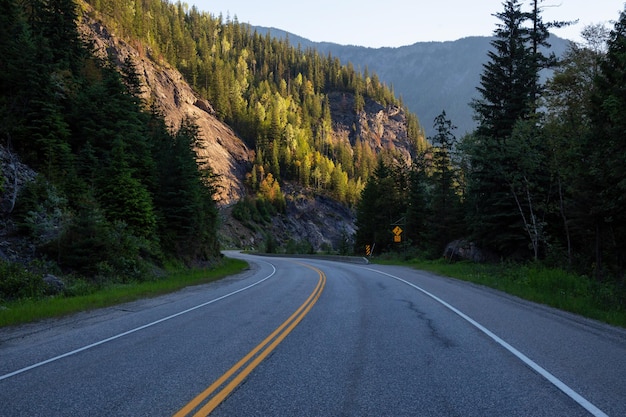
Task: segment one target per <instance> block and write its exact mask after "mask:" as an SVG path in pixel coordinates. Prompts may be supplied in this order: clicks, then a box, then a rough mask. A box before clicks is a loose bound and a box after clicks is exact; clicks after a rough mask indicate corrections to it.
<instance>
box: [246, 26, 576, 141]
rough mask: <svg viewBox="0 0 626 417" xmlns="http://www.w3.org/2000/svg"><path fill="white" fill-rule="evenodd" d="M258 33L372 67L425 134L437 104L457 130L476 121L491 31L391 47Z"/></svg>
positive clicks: (560, 48) (557, 42)
mask: <svg viewBox="0 0 626 417" xmlns="http://www.w3.org/2000/svg"><path fill="white" fill-rule="evenodd" d="M253 29H254V30H256V31H257V32H259V33H269V34H270V35H271V36H274V37H277V38H280V39H288V40H289V42H290V43H291V44H293V45H300V47H301V48H303V49H306V48H313V49H315V50H317V51H319V52H320V53H322V54H328V53H330V54H332V55H333V56H336V57H338V58H339V59H340V60H341V62H342V63H343V64H347V63H351V64H352V65H354V67H355V68H356V69H360V70H361V71H365V69H367V70H368V72H369V73H370V74H371V73H376V74H377V75H378V77H379V78H380V80H381V81H382V82H384V83H386V84H387V85H390V86H392V87H393V90H394V92H395V94H396V95H398V96H399V97H401V98H402V100H403V102H404V104H405V105H406V106H407V108H408V109H409V110H410V111H411V112H413V113H415V114H417V116H418V118H419V119H420V122H421V124H422V126H423V127H424V130H425V131H426V135H427V136H429V137H430V136H432V135H433V134H434V131H433V120H434V119H435V117H437V116H438V115H439V114H440V113H441V111H442V110H445V112H446V114H447V116H448V118H449V119H450V120H451V121H452V123H453V124H454V125H455V126H457V130H456V132H455V134H456V136H457V137H459V136H462V135H463V134H465V133H467V132H471V131H472V130H473V129H474V127H475V122H474V120H473V118H472V114H473V112H472V109H471V107H470V106H469V103H470V102H471V101H472V99H473V98H476V97H477V90H476V87H477V86H478V85H479V83H480V74H481V73H482V70H483V64H484V63H485V62H486V61H487V52H488V51H489V48H490V42H491V40H492V38H490V37H484V36H483V37H480V36H476V37H467V38H463V39H459V40H456V41H448V42H417V43H415V44H413V45H408V46H402V47H396V48H389V47H385V48H367V47H363V46H352V45H340V44H336V43H330V42H313V41H310V40H308V39H306V38H303V37H300V36H298V35H295V34H292V33H289V32H286V31H284V30H281V29H277V28H268V27H262V26H253ZM549 41H550V43H551V44H552V48H551V50H552V51H553V52H554V53H555V54H556V55H557V56H561V55H562V54H563V52H564V51H565V49H566V48H567V45H568V44H569V41H568V40H565V39H562V38H559V37H556V36H552V37H550V40H549Z"/></svg>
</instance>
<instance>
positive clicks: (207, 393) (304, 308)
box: [174, 264, 326, 417]
mask: <svg viewBox="0 0 626 417" xmlns="http://www.w3.org/2000/svg"><path fill="white" fill-rule="evenodd" d="M301 265H303V266H305V267H307V268H309V269H312V270H314V271H316V272H317V273H318V274H319V280H318V282H317V286H316V287H315V289H314V290H313V292H312V293H311V295H309V298H307V299H306V301H305V302H304V303H303V304H302V305H301V306H300V307H299V308H298V309H297V310H296V312H295V313H293V314H292V315H291V316H290V317H289V318H288V319H287V320H285V322H284V323H283V324H281V325H280V326H279V327H278V328H277V329H276V330H274V331H273V332H272V333H271V334H270V335H269V336H267V337H266V338H265V340H263V341H262V342H261V343H259V344H258V345H257V346H256V347H255V348H254V349H252V350H251V351H250V352H249V353H248V354H247V355H246V356H244V357H243V358H242V359H241V360H240V361H239V362H237V363H236V364H235V365H234V366H233V367H232V368H230V369H229V370H228V371H226V373H225V374H224V375H222V376H221V377H219V378H218V379H217V380H216V381H215V382H213V384H211V386H209V387H208V388H207V389H206V390H204V391H203V392H202V393H200V394H199V395H198V396H197V397H196V398H194V399H193V400H191V401H190V402H189V403H188V404H187V405H186V406H185V407H183V408H182V409H181V410H180V411H178V412H177V413H176V414H174V417H183V416H188V415H191V413H192V412H194V410H196V409H198V407H201V408H200V409H199V410H197V411H195V413H194V414H193V416H194V417H197V416H208V415H209V414H210V413H211V412H212V411H213V410H214V409H215V408H216V407H217V406H218V405H220V403H221V402H222V401H224V399H225V398H226V397H227V396H228V395H229V394H230V393H231V392H233V390H234V389H235V388H237V386H238V385H239V384H240V383H241V382H242V381H243V380H244V379H245V378H246V377H247V376H248V375H249V374H250V373H251V372H252V371H253V370H254V368H256V367H257V366H258V365H259V364H260V363H261V362H262V361H263V359H265V358H266V357H267V355H269V354H270V353H271V352H272V351H273V350H274V349H275V348H276V346H278V345H279V344H280V342H282V341H283V340H284V339H285V337H287V335H288V334H289V333H291V331H292V330H293V329H294V328H295V327H296V326H297V325H298V323H300V322H301V321H302V319H303V318H304V316H306V315H307V313H308V312H309V311H310V310H311V308H312V307H313V305H314V304H315V303H316V302H317V300H318V299H319V297H320V295H321V294H322V291H323V290H324V286H325V285H326V275H324V273H323V272H322V271H320V270H319V269H317V268H315V267H312V266H310V265H305V264H301ZM220 388H221V390H220V391H218V390H219V389H220Z"/></svg>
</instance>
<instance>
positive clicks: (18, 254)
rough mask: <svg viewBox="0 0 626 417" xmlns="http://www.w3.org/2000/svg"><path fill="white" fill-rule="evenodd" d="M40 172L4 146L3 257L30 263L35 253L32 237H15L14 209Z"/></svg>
mask: <svg viewBox="0 0 626 417" xmlns="http://www.w3.org/2000/svg"><path fill="white" fill-rule="evenodd" d="M36 176H37V173H36V172H35V171H33V170H32V169H31V168H30V167H28V166H27V165H24V164H23V163H21V162H20V161H19V158H18V157H17V155H16V154H14V153H13V152H10V151H9V150H7V149H6V148H5V147H4V146H2V145H0V185H1V186H0V259H2V260H5V261H11V262H28V261H30V260H31V259H32V258H33V257H34V255H35V246H34V244H33V243H32V242H30V241H29V240H28V239H24V238H20V237H18V236H15V234H14V232H15V229H16V226H15V223H14V222H13V220H12V218H11V215H10V214H11V212H12V211H13V208H14V206H15V202H16V199H17V195H18V194H19V192H20V190H21V189H22V188H23V187H24V186H25V185H26V184H28V183H29V182H31V181H33V180H34V179H35V177H36Z"/></svg>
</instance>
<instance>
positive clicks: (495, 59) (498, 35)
mask: <svg viewBox="0 0 626 417" xmlns="http://www.w3.org/2000/svg"><path fill="white" fill-rule="evenodd" d="M503 6H504V10H503V11H502V12H500V13H497V14H495V16H496V17H497V18H498V19H499V20H500V23H498V24H497V26H496V30H495V31H494V37H495V39H494V40H493V41H492V42H491V45H492V48H493V49H492V50H491V51H490V52H489V53H488V58H489V62H487V63H486V64H485V65H484V67H483V68H484V70H483V74H482V75H481V79H480V86H479V87H478V92H479V93H480V98H478V99H477V100H475V101H474V102H473V103H472V107H473V108H474V112H475V118H476V120H477V121H478V127H477V129H476V131H475V132H474V134H473V135H471V136H469V137H468V138H467V139H466V141H465V143H464V149H465V151H466V152H467V153H468V155H469V157H470V172H469V173H468V193H467V195H468V208H469V209H470V210H469V213H468V225H469V227H470V231H471V232H472V237H473V238H474V239H475V240H476V241H477V242H478V243H479V244H480V245H482V246H486V247H488V248H490V249H493V250H495V251H497V252H499V253H500V254H501V255H504V256H507V255H512V254H517V255H519V254H520V253H525V252H527V247H528V242H527V233H526V230H527V227H528V223H527V222H526V221H525V219H524V216H521V215H520V213H521V212H524V211H526V210H527V207H523V208H522V210H520V207H519V205H520V203H519V198H518V196H516V194H515V187H514V184H513V182H514V179H515V178H517V177H518V175H517V173H518V171H519V169H520V163H519V162H520V161H518V160H517V158H518V157H519V153H517V152H510V151H511V150H512V149H514V148H515V147H516V144H513V143H512V140H513V139H512V134H513V132H514V130H515V128H516V126H517V124H518V123H526V122H527V121H529V120H536V119H535V113H536V110H537V107H538V106H537V102H536V100H537V98H538V92H539V91H540V88H539V86H538V77H539V70H540V69H541V68H542V67H543V66H544V65H543V64H544V59H543V58H542V57H543V55H542V54H540V53H539V52H537V48H538V47H539V46H540V45H543V44H544V43H545V35H544V34H543V27H544V26H542V24H541V20H540V15H539V13H538V11H537V9H535V10H534V13H530V14H529V13H524V12H523V11H522V10H521V2H520V1H519V0H507V1H505V2H504V3H503ZM531 17H532V19H530V20H531V22H532V24H533V25H532V27H531V28H529V27H528V26H527V25H526V24H527V21H528V20H529V18H531ZM540 30H541V33H540V32H539V31H540ZM522 165H524V164H522ZM526 165H528V164H526ZM535 166H537V167H541V166H542V165H541V164H536V165H535ZM538 169H539V168H538ZM535 174H537V175H539V176H541V173H532V176H530V177H529V176H527V177H526V178H527V180H528V181H530V182H535V181H539V179H538V178H535ZM527 175H530V174H527ZM533 188H536V187H533ZM524 201H526V199H525V200H524Z"/></svg>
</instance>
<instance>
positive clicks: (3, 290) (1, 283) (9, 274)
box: [0, 261, 46, 301]
mask: <svg viewBox="0 0 626 417" xmlns="http://www.w3.org/2000/svg"><path fill="white" fill-rule="evenodd" d="M45 290H46V284H45V282H44V281H43V277H42V276H41V275H38V274H34V273H32V272H29V271H27V270H26V269H24V267H22V265H20V264H16V263H11V262H6V261H0V300H4V301H9V300H16V299H19V298H39V297H41V296H43V294H44V293H45Z"/></svg>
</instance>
